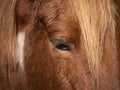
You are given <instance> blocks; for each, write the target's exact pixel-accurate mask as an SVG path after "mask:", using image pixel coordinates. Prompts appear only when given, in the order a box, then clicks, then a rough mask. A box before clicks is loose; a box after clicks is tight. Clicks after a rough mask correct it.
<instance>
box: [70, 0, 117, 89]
mask: <svg viewBox="0 0 120 90" xmlns="http://www.w3.org/2000/svg"><path fill="white" fill-rule="evenodd" d="M71 3H72V6H73V8H74V13H75V14H76V17H77V19H78V22H79V25H80V28H81V31H82V35H83V39H84V40H83V41H84V45H85V49H86V54H87V58H88V64H89V68H90V71H91V74H92V79H93V84H94V86H95V90H97V89H98V88H99V74H100V73H99V69H100V62H101V60H102V57H103V53H104V44H105V36H106V32H108V31H110V32H111V35H112V38H113V40H112V42H113V48H114V51H113V52H114V53H116V45H115V25H116V23H115V14H116V9H115V5H114V2H113V0H71ZM115 55H116V54H115Z"/></svg>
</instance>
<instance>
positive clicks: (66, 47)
mask: <svg viewBox="0 0 120 90" xmlns="http://www.w3.org/2000/svg"><path fill="white" fill-rule="evenodd" d="M56 48H57V49H59V50H64V51H72V49H71V47H70V46H69V45H66V44H58V45H56Z"/></svg>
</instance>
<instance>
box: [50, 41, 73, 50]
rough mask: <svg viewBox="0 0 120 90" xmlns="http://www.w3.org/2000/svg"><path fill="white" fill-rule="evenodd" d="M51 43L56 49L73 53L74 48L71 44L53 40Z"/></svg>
mask: <svg viewBox="0 0 120 90" xmlns="http://www.w3.org/2000/svg"><path fill="white" fill-rule="evenodd" d="M51 42H52V43H53V44H54V45H55V48H57V49H58V50H61V51H69V52H70V51H72V47H71V45H70V44H68V43H66V42H65V41H64V40H62V39H53V40H51Z"/></svg>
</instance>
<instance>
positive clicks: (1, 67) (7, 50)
mask: <svg viewBox="0 0 120 90" xmlns="http://www.w3.org/2000/svg"><path fill="white" fill-rule="evenodd" d="M16 1H17V0H1V1H0V89H2V90H3V89H5V88H8V87H11V88H9V89H13V87H14V86H12V84H13V82H14V80H15V75H13V72H14V71H15V53H16V52H15V48H16V27H15V25H16V22H15V4H16ZM6 85H7V86H6ZM5 90H6V89H5Z"/></svg>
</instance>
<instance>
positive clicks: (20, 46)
mask: <svg viewBox="0 0 120 90" xmlns="http://www.w3.org/2000/svg"><path fill="white" fill-rule="evenodd" d="M24 40H25V32H20V33H18V36H17V62H18V63H19V66H20V71H21V70H22V71H23V69H24V64H23V59H24Z"/></svg>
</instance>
